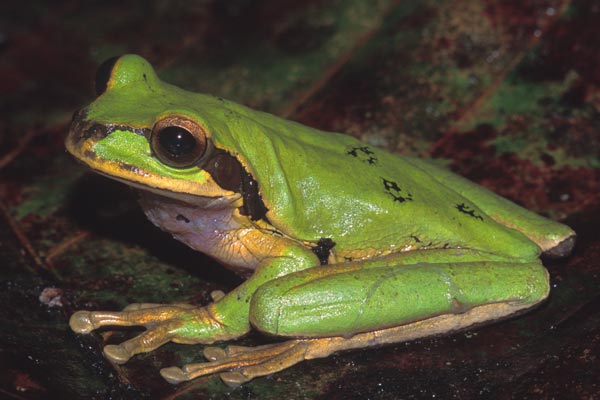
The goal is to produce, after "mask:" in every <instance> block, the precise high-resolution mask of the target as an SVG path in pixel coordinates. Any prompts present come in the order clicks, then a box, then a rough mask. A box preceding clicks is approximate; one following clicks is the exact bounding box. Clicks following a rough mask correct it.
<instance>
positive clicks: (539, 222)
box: [406, 157, 575, 257]
mask: <svg viewBox="0 0 600 400" xmlns="http://www.w3.org/2000/svg"><path fill="white" fill-rule="evenodd" d="M406 160H407V161H408V162H410V163H411V164H413V165H414V166H416V167H418V168H420V169H422V170H424V171H425V172H427V173H428V174H429V175H430V176H431V178H432V179H435V180H436V181H438V182H439V183H440V184H443V185H445V186H447V187H449V188H451V189H452V190H454V191H455V192H457V193H459V194H461V195H462V196H464V197H465V198H467V199H469V200H471V201H472V202H474V203H475V204H477V206H478V207H479V208H480V209H482V210H483V211H484V212H485V213H486V214H487V215H489V216H490V217H491V218H492V219H494V220H495V221H497V222H499V223H500V224H502V225H504V226H508V227H509V228H513V229H516V230H518V231H519V232H521V233H523V234H524V235H525V236H527V237H528V238H529V239H530V240H532V241H533V242H535V243H536V244H537V245H538V246H539V247H540V249H542V251H543V252H544V254H545V255H547V256H549V257H564V256H566V255H568V254H569V253H570V252H571V250H572V249H573V246H574V245H575V232H573V230H572V229H571V228H569V227H568V226H566V225H563V224H560V223H558V222H555V221H552V220H550V219H547V218H544V217H542V216H540V215H538V214H536V213H534V212H531V211H529V210H526V209H525V208H523V207H520V206H518V205H516V204H515V203H513V202H511V201H509V200H507V199H505V198H504V197H501V196H499V195H497V194H495V193H493V192H491V191H489V190H487V189H485V188H483V187H481V186H479V185H477V184H475V183H473V182H471V181H469V180H467V179H465V178H463V177H461V176H458V175H455V174H454V173H452V172H451V171H449V170H447V169H443V168H440V167H437V166H435V165H433V164H431V163H430V162H428V161H425V160H421V159H417V158H412V157H407V159H406Z"/></svg>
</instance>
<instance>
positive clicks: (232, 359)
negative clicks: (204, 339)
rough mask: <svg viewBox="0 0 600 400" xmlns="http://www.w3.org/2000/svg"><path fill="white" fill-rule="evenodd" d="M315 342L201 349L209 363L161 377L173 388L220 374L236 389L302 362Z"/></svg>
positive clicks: (168, 371) (169, 371)
mask: <svg viewBox="0 0 600 400" xmlns="http://www.w3.org/2000/svg"><path fill="white" fill-rule="evenodd" d="M316 340H317V341H318V340H319V339H316ZM314 341H315V339H312V340H311V339H307V340H300V339H298V340H289V341H286V342H283V343H276V344H268V345H264V346H257V347H243V346H227V347H226V348H225V349H222V348H220V347H207V348H205V349H204V357H206V359H208V360H209V361H208V362H204V363H198V364H188V365H185V366H183V367H182V368H178V367H170V368H164V369H162V370H161V371H160V374H161V375H162V377H163V378H165V379H166V380H167V381H168V382H170V383H174V384H175V383H180V382H183V381H189V380H192V379H195V378H198V377H200V376H205V375H212V374H219V376H220V377H221V379H222V380H223V382H225V384H227V385H228V386H232V387H235V386H239V385H241V384H242V383H244V382H247V381H249V380H251V379H253V378H256V377H258V376H264V375H270V374H273V373H275V372H278V371H281V370H283V369H286V368H288V367H291V366H292V365H294V364H296V363H299V362H300V361H303V360H304V359H306V358H307V357H306V355H307V352H308V350H309V349H310V347H311V345H312V344H313V342H314Z"/></svg>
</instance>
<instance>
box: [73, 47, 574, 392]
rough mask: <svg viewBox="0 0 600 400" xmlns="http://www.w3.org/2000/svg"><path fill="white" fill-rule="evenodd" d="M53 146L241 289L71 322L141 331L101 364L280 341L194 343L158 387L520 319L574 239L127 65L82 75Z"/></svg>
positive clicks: (328, 136) (236, 378)
mask: <svg viewBox="0 0 600 400" xmlns="http://www.w3.org/2000/svg"><path fill="white" fill-rule="evenodd" d="M96 89H97V94H98V98H97V99H96V100H95V101H94V102H93V103H91V104H90V105H89V106H87V107H85V108H83V109H81V110H79V111H78V112H76V114H75V115H74V118H73V122H72V124H71V128H70V132H69V135H68V137H67V139H66V147H67V149H68V151H69V152H70V153H71V154H73V155H74V156H75V157H76V158H77V159H78V160H80V161H82V162H83V163H84V164H86V165H87V166H89V167H90V168H91V169H92V170H94V171H96V172H98V173H100V174H102V175H105V176H108V177H110V178H113V179H116V180H118V181H120V182H123V183H125V184H127V185H130V186H132V187H134V188H136V189H138V190H139V193H140V204H141V206H142V208H143V210H144V212H145V214H146V215H147V217H148V218H149V219H150V221H152V222H153V223H154V224H155V225H157V226H159V227H160V228H162V229H163V230H165V231H167V232H170V233H171V234H172V235H173V237H175V238H176V239H177V240H180V241H182V242H183V243H185V244H187V245H188V246H190V247H191V248H193V249H196V250H198V251H201V252H203V253H206V254H208V255H210V256H211V257H213V258H215V259H216V260H218V261H219V262H220V263H221V264H222V265H224V266H225V267H227V268H230V269H232V270H234V271H235V272H237V273H239V274H241V275H243V276H245V277H246V280H245V281H244V282H243V283H242V284H240V285H239V286H238V287H237V288H235V289H234V290H232V291H231V292H230V293H227V294H224V293H222V292H215V293H214V294H213V302H212V303H211V304H207V305H203V306H199V305H189V304H171V305H168V304H146V303H138V304H132V305H130V306H128V307H126V308H125V309H124V310H122V311H114V312H113V311H78V312H76V313H75V314H73V316H72V317H71V320H70V326H71V328H72V329H73V330H74V331H75V332H78V333H83V334H86V333H89V332H91V331H93V330H95V329H98V328H100V327H103V326H143V327H145V328H146V330H145V331H144V332H142V333H141V334H139V335H138V336H136V337H134V338H132V339H130V340H127V341H125V342H123V343H121V344H118V345H107V346H106V347H104V354H105V356H106V357H107V358H109V359H110V360H112V361H113V362H116V363H125V362H126V361H128V360H129V359H130V358H131V357H133V356H134V355H136V354H139V353H144V352H149V351H152V350H154V349H156V348H157V347H159V346H161V345H163V344H165V343H167V342H175V343H186V344H197V343H201V344H211V343H215V342H222V341H228V340H233V339H237V338H239V337H241V336H243V335H245V334H247V333H248V332H249V331H250V330H257V331H259V332H262V333H264V334H266V335H270V336H275V337H279V338H287V339H286V340H281V339H280V340H276V341H274V343H272V344H268V345H264V346H258V347H241V346H229V347H226V348H220V347H206V348H205V350H204V356H205V357H206V361H204V362H201V363H198V364H189V365H186V366H183V367H181V368H179V367H170V368H165V369H163V370H161V374H162V376H163V377H164V378H165V379H167V380H168V381H169V382H172V383H177V382H182V381H186V380H190V379H194V378H196V377H199V376H204V375H210V374H218V375H219V376H220V377H221V378H222V379H223V381H224V382H225V383H227V384H229V385H232V386H233V385H239V384H241V383H243V382H246V381H248V380H250V379H253V378H255V377H258V376H263V375H267V374H272V373H275V372H277V371H281V370H283V369H285V368H288V367H290V366H292V365H294V364H296V363H298V362H300V361H302V360H307V359H313V358H318V357H326V356H328V355H330V354H331V353H333V352H336V351H340V350H347V349H355V348H364V347H369V346H376V345H382V344H386V343H395V342H401V341H406V340H411V339H415V338H420V337H424V336H430V335H438V334H442V333H447V332H452V331H457V330H461V329H466V328H469V327H471V326H473V325H475V324H481V323H483V322H491V321H495V320H498V319H500V318H504V317H507V316H509V315H512V314H515V313H520V312H523V311H524V310H526V309H529V308H531V307H533V306H535V305H537V304H539V303H540V302H541V301H543V300H544V299H545V298H546V297H547V296H548V292H549V279H548V273H547V271H546V269H545V268H544V266H543V265H542V263H541V261H540V259H539V257H540V255H541V254H542V253H544V254H545V255H548V256H554V257H562V256H565V255H568V254H569V253H570V251H571V249H572V247H573V245H574V242H575V233H574V232H573V231H572V230H571V229H570V228H569V227H567V226H565V225H562V224H559V223H557V222H554V221H551V220H549V219H546V218H543V217H540V216H538V215H536V214H534V213H532V212H530V211H527V210H525V209H523V208H521V207H519V206H517V205H515V204H514V203H512V202H510V201H508V200H506V199H504V198H502V197H500V196H498V195H496V194H494V193H492V192H490V191H488V190H486V189H484V188H482V187H480V186H477V185H476V184H474V183H471V182H470V181H468V180H466V179H464V178H462V177H459V176H457V175H455V174H453V173H451V172H449V171H447V170H445V169H443V168H439V167H437V166H434V165H433V164H431V163H429V162H427V161H424V160H420V159H417V158H412V157H400V156H397V155H393V154H390V153H387V152H385V151H382V150H380V149H377V148H375V147H373V146H370V145H367V144H365V143H363V142H360V141H358V140H357V139H355V138H352V137H350V136H347V135H343V134H339V133H330V132H324V131H320V130H317V129H313V128H310V127H307V126H304V125H301V124H299V123H296V122H292V121H288V120H285V119H282V118H278V117H276V116H273V115H270V114H266V113H263V112H259V111H255V110H252V109H249V108H247V107H244V106H241V105H239V104H236V103H233V102H230V101H227V100H225V99H222V98H219V97H213V96H209V95H204V94H197V93H192V92H188V91H185V90H182V89H180V88H177V87H175V86H172V85H170V84H168V83H165V82H163V81H161V80H160V79H159V78H158V76H157V74H156V73H155V71H154V70H153V68H152V66H151V65H150V64H149V63H148V62H147V61H146V60H144V59H143V58H141V57H139V56H136V55H124V56H121V57H118V58H112V59H110V60H107V61H106V62H105V63H104V64H102V65H101V67H100V68H99V70H98V74H97V79H96Z"/></svg>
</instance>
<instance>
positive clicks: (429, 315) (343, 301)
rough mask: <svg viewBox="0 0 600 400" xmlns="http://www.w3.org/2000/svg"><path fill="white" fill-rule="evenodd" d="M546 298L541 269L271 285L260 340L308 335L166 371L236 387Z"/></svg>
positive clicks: (358, 271) (372, 269)
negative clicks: (342, 352)
mask: <svg viewBox="0 0 600 400" xmlns="http://www.w3.org/2000/svg"><path fill="white" fill-rule="evenodd" d="M548 290H549V285H548V275H547V273H546V270H545V269H544V268H543V267H542V266H541V264H539V263H535V262H534V263H522V264H519V263H516V264H515V263H512V264H511V263H502V262H471V263H464V264H451V263H435V264H428V263H419V264H415V265H409V266H402V265H400V266H398V265H384V266H377V265H375V264H374V265H371V266H362V267H360V268H357V264H356V263H348V264H342V265H337V266H330V267H320V268H314V269H311V270H306V271H301V272H297V273H294V274H291V275H287V276H284V277H281V278H278V279H276V280H274V281H272V282H268V283H266V284H264V285H263V286H262V287H261V288H260V289H259V290H258V291H257V292H256V293H255V296H254V297H253V300H252V303H251V314H250V315H251V321H252V323H253V325H254V326H255V327H257V328H258V329H259V330H261V331H263V332H267V333H270V334H275V335H282V336H302V337H304V338H302V339H292V340H288V341H286V342H282V343H276V344H271V345H266V346H259V347H254V348H251V347H240V346H229V347H227V348H226V349H219V348H207V349H206V350H205V356H206V358H207V359H208V360H209V362H205V363H199V364H190V365H186V366H184V367H183V368H181V369H180V368H176V367H173V368H167V369H164V370H162V371H161V374H162V375H163V377H165V378H166V379H167V380H168V381H169V382H172V383H176V382H181V381H185V380H190V379H194V378H196V377H199V376H204V375H210V374H215V373H217V374H219V375H220V376H221V378H222V379H223V381H224V382H225V383H227V384H229V385H232V386H235V385H239V384H241V383H243V382H246V381H248V380H250V379H252V378H254V377H257V376H263V375H268V374H272V373H275V372H278V371H281V370H283V369H285V368H288V367H290V366H291V365H294V364H296V363H298V362H300V361H303V360H307V359H313V358H320V357H326V356H328V355H330V354H331V353H333V352H336V351H340V350H348V349H354V348H363V347H369V346H374V345H381V344H386V343H395V342H402V341H406V340H413V339H416V338H420V337H425V336H431V335H436V334H441V333H445V332H451V331H456V330H461V329H466V328H468V327H470V326H473V325H475V324H478V323H482V322H484V321H489V320H497V319H500V318H503V317H506V316H508V315H512V314H515V313H517V312H519V311H522V310H525V309H527V308H530V307H532V306H533V305H535V304H536V303H538V302H540V301H541V300H543V299H544V298H545V297H546V296H547V294H548Z"/></svg>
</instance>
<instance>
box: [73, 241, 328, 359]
mask: <svg viewBox="0 0 600 400" xmlns="http://www.w3.org/2000/svg"><path fill="white" fill-rule="evenodd" d="M259 234H261V233H259ZM261 235H262V234H261ZM263 239H264V238H263ZM264 241H265V240H263V242H264ZM273 250H274V251H276V252H277V253H276V254H277V255H275V256H268V257H266V258H264V259H263V260H262V261H261V262H260V263H259V265H258V267H257V269H256V271H255V272H254V274H253V275H252V277H251V278H249V279H248V280H246V281H245V282H244V283H242V284H241V285H240V286H238V287H237V288H236V289H235V290H233V291H231V292H230V293H228V294H227V295H224V296H223V295H222V294H216V295H215V296H214V300H215V302H214V303H212V304H209V305H208V306H205V307H197V306H192V305H189V304H171V305H161V304H133V305H130V306H128V307H126V308H125V309H124V310H123V311H120V312H118V311H117V312H111V311H78V312H76V313H75V314H73V315H72V316H71V319H70V321H69V324H70V326H71V329H72V330H73V331H75V332H77V333H84V334H86V333H90V332H91V331H93V330H95V329H98V328H100V327H103V326H143V327H145V328H146V331H144V332H142V333H141V334H139V335H138V336H136V337H134V338H132V339H130V340H127V341H125V342H123V343H121V344H118V345H108V346H106V347H105V348H104V354H105V355H106V357H107V358H108V359H110V360H111V361H113V362H116V363H119V364H122V363H125V362H126V361H128V360H129V359H130V358H131V357H132V356H134V355H135V354H139V353H145V352H149V351H152V350H154V349H156V348H158V347H160V346H161V345H163V344H165V343H167V342H174V343H183V344H196V343H204V344H210V343H214V342H216V341H225V340H230V339H235V338H237V337H240V336H242V335H244V334H245V333H247V332H248V331H249V329H250V322H249V317H248V315H249V307H250V299H251V297H252V295H253V293H254V292H255V291H256V289H257V288H258V287H259V286H261V285H262V284H263V283H265V282H268V281H271V280H274V279H276V278H278V277H281V276H283V275H287V274H290V273H292V272H295V271H299V270H302V269H306V268H311V267H314V266H315V265H318V263H319V262H318V259H317V257H316V256H315V255H314V254H313V253H312V252H311V251H310V250H308V249H306V248H304V247H301V246H300V245H298V244H296V243H294V242H291V241H286V242H285V243H283V242H282V240H281V239H277V241H276V242H275V243H274V245H273Z"/></svg>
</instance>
